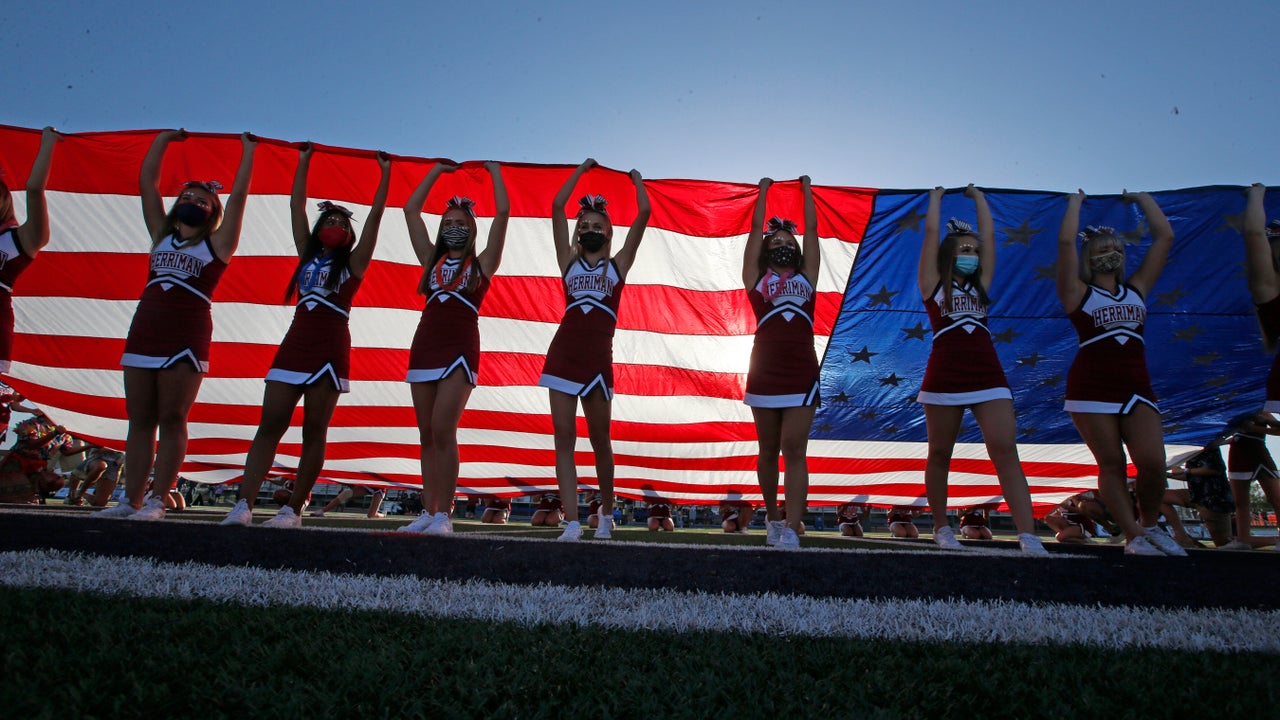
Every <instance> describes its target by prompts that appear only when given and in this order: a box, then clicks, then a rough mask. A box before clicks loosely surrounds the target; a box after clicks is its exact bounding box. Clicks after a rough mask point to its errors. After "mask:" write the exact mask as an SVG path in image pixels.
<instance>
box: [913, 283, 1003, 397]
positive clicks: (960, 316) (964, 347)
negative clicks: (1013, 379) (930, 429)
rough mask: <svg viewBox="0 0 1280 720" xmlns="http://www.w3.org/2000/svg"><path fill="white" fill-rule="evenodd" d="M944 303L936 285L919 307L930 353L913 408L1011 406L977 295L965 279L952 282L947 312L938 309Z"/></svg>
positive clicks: (1001, 369)
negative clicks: (926, 320) (997, 403)
mask: <svg viewBox="0 0 1280 720" xmlns="http://www.w3.org/2000/svg"><path fill="white" fill-rule="evenodd" d="M945 303H946V294H945V293H944V292H943V288H942V283H941V282H939V283H938V286H937V288H935V289H934V291H933V295H931V296H929V297H928V298H925V301H924V309H925V311H926V312H927V313H928V314H929V324H930V325H932V326H933V348H932V349H931V350H930V351H929V364H928V365H927V366H926V367H925V371H924V382H923V383H921V385H920V394H919V395H918V396H917V397H916V402H919V403H924V404H927V405H960V406H967V405H976V404H978V403H983V402H986V401H988V400H1012V399H1013V393H1012V392H1011V391H1010V390H1009V381H1008V380H1007V379H1005V376H1004V369H1003V368H1001V367H1000V357H999V356H998V355H996V348H995V345H994V344H993V343H992V342H991V333H990V331H988V330H987V308H986V306H984V305H983V304H982V303H981V302H979V301H978V289H977V288H975V287H974V286H973V284H972V283H970V282H969V281H968V280H967V279H966V280H963V281H959V280H954V281H952V284H951V310H950V311H946V310H944V309H943V305H944V304H945Z"/></svg>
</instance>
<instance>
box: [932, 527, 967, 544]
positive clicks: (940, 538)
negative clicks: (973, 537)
mask: <svg viewBox="0 0 1280 720" xmlns="http://www.w3.org/2000/svg"><path fill="white" fill-rule="evenodd" d="M933 542H934V543H936V544H937V545H938V547H940V548H942V549H943V550H963V549H964V546H963V545H961V544H960V541H959V540H957V539H956V531H955V530H952V529H951V526H950V525H943V526H942V527H940V528H934V530H933Z"/></svg>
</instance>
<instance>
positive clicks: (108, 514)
mask: <svg viewBox="0 0 1280 720" xmlns="http://www.w3.org/2000/svg"><path fill="white" fill-rule="evenodd" d="M136 512H138V508H136V507H134V506H132V505H130V504H129V501H128V500H121V501H120V502H119V503H118V504H116V505H112V506H111V507H109V508H107V509H105V510H99V511H98V512H96V513H94V514H93V516H94V517H100V518H108V519H110V520H123V519H124V518H127V517H129V516H130V515H132V514H134V513H136Z"/></svg>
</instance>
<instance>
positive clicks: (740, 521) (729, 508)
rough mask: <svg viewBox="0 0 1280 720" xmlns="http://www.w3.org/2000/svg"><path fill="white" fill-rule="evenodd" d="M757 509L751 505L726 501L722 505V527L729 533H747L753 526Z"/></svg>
mask: <svg viewBox="0 0 1280 720" xmlns="http://www.w3.org/2000/svg"><path fill="white" fill-rule="evenodd" d="M753 514H755V508H753V507H752V506H751V503H744V502H741V501H739V502H733V501H728V500H726V501H725V502H722V503H720V527H721V528H723V529H724V531H725V532H727V533H745V532H747V528H748V527H749V526H750V525H751V516H752V515H753Z"/></svg>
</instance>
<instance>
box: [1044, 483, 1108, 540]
mask: <svg viewBox="0 0 1280 720" xmlns="http://www.w3.org/2000/svg"><path fill="white" fill-rule="evenodd" d="M1084 494H1087V493H1081V495H1073V496H1072V497H1069V498H1067V499H1066V500H1063V501H1062V503H1061V504H1060V505H1058V506H1057V507H1056V508H1054V509H1053V510H1051V511H1049V514H1048V515H1045V516H1044V524H1045V525H1048V526H1049V528H1050V529H1051V530H1053V531H1054V532H1056V533H1057V535H1056V536H1055V539H1056V540H1057V541H1058V542H1060V543H1071V544H1077V545H1079V544H1086V543H1089V542H1090V540H1089V538H1090V537H1096V536H1097V534H1098V526H1097V524H1095V523H1094V521H1093V520H1092V519H1090V518H1089V516H1088V515H1085V514H1084V511H1083V510H1082V509H1081V507H1080V502H1081V496H1082V495H1084Z"/></svg>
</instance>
